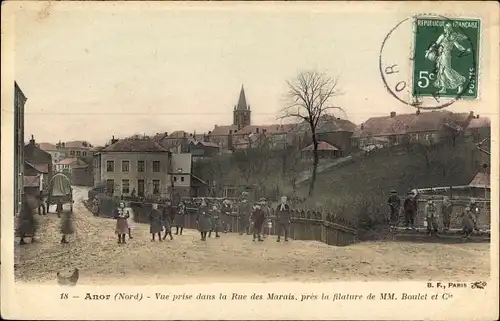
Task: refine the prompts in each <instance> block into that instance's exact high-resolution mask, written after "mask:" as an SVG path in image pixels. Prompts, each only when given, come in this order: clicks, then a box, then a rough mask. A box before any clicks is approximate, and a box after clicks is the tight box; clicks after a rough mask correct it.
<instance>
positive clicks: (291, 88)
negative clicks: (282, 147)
mask: <svg viewBox="0 0 500 321" xmlns="http://www.w3.org/2000/svg"><path fill="white" fill-rule="evenodd" d="M338 82H339V78H338V77H337V78H331V77H328V76H327V75H325V74H323V73H320V72H317V71H305V72H301V73H299V74H298V76H297V78H296V79H295V80H294V81H292V82H290V81H287V85H288V92H287V97H288V99H289V101H290V103H289V105H288V106H286V107H285V108H283V110H282V113H283V116H282V118H295V119H297V120H299V121H300V122H305V123H307V124H308V125H309V129H310V131H311V136H312V142H313V147H314V148H313V155H314V163H313V173H312V178H311V184H310V186H309V196H311V195H312V194H313V191H314V185H315V182H316V174H317V169H318V163H319V156H318V140H317V137H316V129H317V127H318V123H319V121H320V119H321V116H323V115H324V114H326V113H327V111H328V110H329V109H340V110H342V109H341V108H340V107H330V106H329V105H328V101H329V100H330V99H331V98H333V97H335V96H338V95H339V94H340V93H339V91H338V89H337V85H338Z"/></svg>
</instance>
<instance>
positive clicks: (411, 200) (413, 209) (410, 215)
mask: <svg viewBox="0 0 500 321" xmlns="http://www.w3.org/2000/svg"><path fill="white" fill-rule="evenodd" d="M417 208H418V207H417V200H416V195H415V192H409V193H408V196H407V197H406V199H405V201H404V204H403V210H404V212H405V221H406V228H407V229H410V228H412V229H414V224H415V216H416V214H417Z"/></svg>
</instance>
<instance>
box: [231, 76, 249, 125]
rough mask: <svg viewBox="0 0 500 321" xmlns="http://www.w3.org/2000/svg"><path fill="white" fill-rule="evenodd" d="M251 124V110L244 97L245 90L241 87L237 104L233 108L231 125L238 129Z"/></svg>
mask: <svg viewBox="0 0 500 321" xmlns="http://www.w3.org/2000/svg"><path fill="white" fill-rule="evenodd" d="M250 123H251V110H250V105H248V104H247V100H246V97H245V89H243V85H241V90H240V97H239V99H238V104H237V105H235V106H234V110H233V125H236V126H238V129H241V128H243V127H246V126H249V125H250Z"/></svg>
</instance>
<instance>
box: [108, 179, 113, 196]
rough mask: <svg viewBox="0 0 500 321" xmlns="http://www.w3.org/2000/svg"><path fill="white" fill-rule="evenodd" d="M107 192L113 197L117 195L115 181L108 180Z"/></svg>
mask: <svg viewBox="0 0 500 321" xmlns="http://www.w3.org/2000/svg"><path fill="white" fill-rule="evenodd" d="M106 191H107V192H108V194H110V195H113V194H114V193H115V181H114V180H112V179H107V180H106Z"/></svg>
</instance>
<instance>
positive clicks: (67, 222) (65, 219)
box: [61, 211, 74, 243]
mask: <svg viewBox="0 0 500 321" xmlns="http://www.w3.org/2000/svg"><path fill="white" fill-rule="evenodd" d="M73 233H74V229H73V212H72V211H67V212H63V213H62V218H61V234H62V238H61V243H69V242H68V240H67V239H66V237H67V236H68V235H71V234H73Z"/></svg>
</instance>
